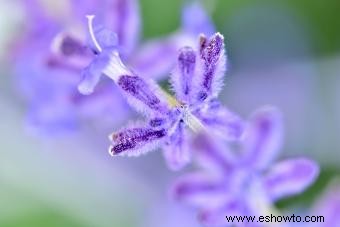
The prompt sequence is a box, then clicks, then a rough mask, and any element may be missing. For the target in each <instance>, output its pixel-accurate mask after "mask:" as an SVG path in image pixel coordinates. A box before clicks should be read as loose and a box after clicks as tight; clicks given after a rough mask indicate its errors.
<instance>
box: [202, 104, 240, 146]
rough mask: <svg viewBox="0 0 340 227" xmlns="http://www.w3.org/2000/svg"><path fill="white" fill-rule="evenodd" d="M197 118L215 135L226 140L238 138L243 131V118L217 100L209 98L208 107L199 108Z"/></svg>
mask: <svg viewBox="0 0 340 227" xmlns="http://www.w3.org/2000/svg"><path fill="white" fill-rule="evenodd" d="M199 118H200V119H201V120H202V123H203V124H204V125H205V126H207V127H208V128H210V129H212V130H211V131H212V132H213V133H215V134H216V135H219V136H221V137H222V138H224V139H227V140H235V139H240V138H241V136H242V135H243V132H244V127H245V124H244V122H243V120H242V119H241V118H240V117H239V116H237V115H236V114H234V113H232V112H231V111H230V110H228V109H227V108H226V107H224V106H222V105H221V104H220V103H219V102H218V101H217V100H215V99H213V100H210V102H209V104H208V108H201V109H200V111H199Z"/></svg>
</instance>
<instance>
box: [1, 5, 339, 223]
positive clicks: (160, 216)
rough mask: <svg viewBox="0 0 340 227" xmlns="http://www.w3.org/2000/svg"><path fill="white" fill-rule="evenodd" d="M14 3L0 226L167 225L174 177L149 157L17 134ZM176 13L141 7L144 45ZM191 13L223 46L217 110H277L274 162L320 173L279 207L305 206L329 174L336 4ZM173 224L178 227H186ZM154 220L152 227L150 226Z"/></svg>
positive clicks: (334, 129) (9, 10)
mask: <svg viewBox="0 0 340 227" xmlns="http://www.w3.org/2000/svg"><path fill="white" fill-rule="evenodd" d="M20 3H22V1H20V0H16V1H15V0H0V5H1V7H0V44H1V45H0V57H1V58H2V61H1V62H0V63H1V68H0V74H1V78H0V83H1V84H0V110H1V121H0V125H1V126H0V142H1V148H0V201H1V202H0V226H1V227H2V226H3V227H28V226H35V227H37V226H53V227H54V226H70V227H73V226H74V227H76V226H79V227H83V226H84V227H85V226H89V227H90V226H96V227H97V226H99V227H100V226H131V227H135V226H145V227H150V226H151V227H153V226H167V225H166V223H165V222H168V223H171V219H172V217H176V215H178V214H176V212H174V209H173V207H174V206H175V205H174V204H173V203H172V202H171V201H168V200H167V197H166V196H167V195H166V190H167V186H168V185H169V182H170V180H171V179H172V178H173V177H174V175H173V174H172V173H169V172H168V171H167V170H166V168H165V166H164V163H163V160H162V157H161V155H160V154H159V152H154V153H152V154H150V155H148V156H146V157H142V158H140V159H138V160H137V159H133V160H126V159H117V160H112V159H109V158H108V157H103V155H100V154H105V155H106V144H105V143H106V140H105V139H106V136H105V135H101V134H99V135H97V136H96V138H94V139H93V141H91V140H89V139H88V137H89V136H91V138H93V134H94V133H93V132H87V133H85V135H82V136H76V137H74V138H69V139H67V140H62V141H60V140H58V141H54V140H49V141H41V140H40V139H38V138H32V137H30V136H28V135H27V134H26V133H25V131H24V130H23V126H22V125H23V120H22V119H23V118H24V114H25V109H24V107H23V104H22V103H20V101H19V99H18V98H17V97H16V96H15V94H14V93H15V92H14V91H13V88H12V87H13V85H12V82H13V79H12V77H11V75H9V73H8V71H7V69H8V68H10V67H11V66H9V65H5V63H6V60H7V59H6V52H5V51H7V50H8V49H7V48H8V46H7V44H8V41H9V40H11V39H13V38H15V34H16V33H15V32H16V28H17V27H18V25H19V24H24V23H25V22H24V18H23V17H22V15H21V10H20V7H19V5H20ZM184 3H185V2H183V1H180V0H168V1H159V0H141V1H140V4H141V13H142V17H143V18H142V19H143V21H142V24H143V29H142V31H143V35H144V39H146V40H147V39H149V38H155V37H158V36H163V35H166V34H168V33H170V32H173V31H175V30H176V29H177V28H178V27H179V26H180V18H181V6H182V5H183V4H184ZM203 4H204V5H205V7H206V8H207V10H208V11H209V12H210V13H211V15H212V17H213V20H214V22H215V24H216V26H217V30H219V31H220V32H221V33H222V34H224V35H225V37H226V47H227V53H228V58H229V61H230V70H229V73H228V75H227V77H226V81H225V82H226V87H225V91H224V93H223V95H222V99H223V100H224V101H225V103H226V104H227V105H228V106H229V107H230V108H231V109H233V110H235V111H236V112H239V113H241V115H243V116H244V117H247V116H249V115H250V113H251V112H252V111H253V110H254V109H255V108H256V107H258V106H261V105H266V104H272V105H276V106H278V107H279V108H280V109H281V110H282V111H283V112H284V114H285V122H286V145H285V147H284V150H283V155H282V156H292V155H307V156H311V157H313V158H315V159H316V160H318V161H319V162H320V163H321V165H322V174H321V177H320V180H319V182H317V184H316V185H315V186H314V187H312V188H311V189H310V190H309V191H308V192H307V193H306V194H305V195H303V196H299V197H297V198H293V199H290V200H287V201H283V202H281V203H280V204H279V206H280V207H285V208H287V207H297V206H303V205H307V206H310V205H311V204H312V203H313V202H314V200H315V198H316V197H317V195H318V194H319V193H320V192H321V191H322V190H323V188H325V187H326V186H327V183H328V182H329V181H330V180H331V179H332V178H333V177H334V176H337V174H338V173H339V167H338V166H339V165H338V163H339V162H340V155H339V152H340V150H339V148H340V146H339V141H338V140H339V135H340V119H339V116H340V102H339V98H340V55H339V53H340V15H339V12H340V1H338V0H325V1H321V0H271V1H270V0H206V1H203ZM102 138H104V142H103V141H102V140H101V139H102ZM98 141H101V144H100V145H97V144H95V142H98ZM85 150H86V152H85ZM103 151H104V152H103ZM84 153H86V155H85V154H84ZM154 163H157V164H154ZM178 209H180V208H177V207H176V209H175V210H178ZM155 210H156V211H157V212H156V214H155V212H154V211H155ZM160 211H164V212H160ZM177 212H178V211H177ZM181 212H182V211H181ZM182 213H185V211H183V212H182ZM188 217H189V219H190V218H195V215H194V214H192V213H190V212H189V215H188ZM184 219H185V218H184V217H183V223H184V224H183V227H184V226H185V227H188V226H195V225H197V226H198V224H197V223H195V221H192V222H193V223H194V224H186V222H185V221H184ZM155 220H159V222H160V224H158V225H157V224H156V225H155V224H151V223H157V221H155ZM190 221H191V220H188V222H190ZM169 226H171V224H169Z"/></svg>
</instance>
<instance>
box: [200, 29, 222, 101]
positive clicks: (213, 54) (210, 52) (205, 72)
mask: <svg viewBox="0 0 340 227" xmlns="http://www.w3.org/2000/svg"><path fill="white" fill-rule="evenodd" d="M225 71H226V56H225V51H224V37H223V36H222V35H221V34H220V33H216V34H214V35H213V36H211V37H210V39H207V38H206V37H205V36H201V39H200V73H199V75H198V76H197V78H196V80H195V82H196V84H197V85H196V86H197V87H198V92H197V99H198V100H199V101H203V100H205V99H206V98H208V97H213V98H214V97H216V96H217V95H218V93H219V92H220V90H221V88H222V86H223V77H224V74H225Z"/></svg>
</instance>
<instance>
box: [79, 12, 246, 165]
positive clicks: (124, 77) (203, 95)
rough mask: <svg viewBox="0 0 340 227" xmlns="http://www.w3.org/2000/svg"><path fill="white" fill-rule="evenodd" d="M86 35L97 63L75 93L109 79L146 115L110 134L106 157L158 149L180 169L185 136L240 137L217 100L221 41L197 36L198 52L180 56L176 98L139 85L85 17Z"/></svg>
mask: <svg viewBox="0 0 340 227" xmlns="http://www.w3.org/2000/svg"><path fill="white" fill-rule="evenodd" d="M88 19H89V30H90V33H91V36H92V37H93V43H94V44H95V46H96V49H97V51H98V53H99V54H98V56H97V57H96V59H95V60H94V61H93V62H92V63H91V64H90V65H89V66H88V67H87V68H86V69H85V70H84V72H83V75H84V76H83V78H84V79H83V81H82V82H81V83H80V84H79V87H78V88H79V90H80V91H81V93H83V94H88V93H91V92H92V91H93V88H94V87H95V86H96V84H97V83H98V81H99V78H100V76H101V75H103V74H104V75H106V76H108V77H109V78H110V79H112V80H113V81H114V82H115V84H116V85H117V86H118V87H119V89H120V91H121V93H122V94H124V96H126V98H127V100H128V102H129V103H130V104H131V106H132V107H134V108H135V109H136V110H138V111H140V112H142V113H143V114H144V115H146V118H147V122H146V123H144V124H140V126H137V125H136V126H131V127H127V128H124V129H121V130H119V131H117V132H114V133H113V134H112V135H111V136H110V140H111V143H112V144H111V147H110V150H109V152H110V154H111V155H127V156H131V155H133V156H136V155H140V154H142V153H144V152H147V151H149V150H151V149H152V148H154V147H155V146H157V145H158V146H159V145H162V147H163V148H164V154H165V157H166V160H167V161H168V164H169V166H170V167H171V168H173V169H179V168H181V167H182V166H184V165H185V164H186V163H188V162H189V161H190V157H191V154H190V150H189V148H188V144H189V142H188V141H189V140H190V134H189V133H188V130H186V128H190V129H191V130H192V131H193V132H199V131H202V130H207V129H211V130H212V132H215V133H216V134H220V135H221V136H223V137H225V138H227V139H234V138H238V137H240V135H241V134H242V129H243V124H242V121H241V120H240V118H239V117H237V116H236V115H234V114H232V113H231V112H230V111H229V110H227V109H226V108H225V107H223V106H222V105H221V104H220V103H219V102H218V100H217V95H218V93H219V91H220V89H221V87H222V79H223V76H224V73H225V69H226V57H225V53H224V40H223V36H222V35H221V34H219V33H216V34H214V35H212V36H211V37H210V38H206V37H205V36H201V37H200V39H199V41H200V42H199V45H198V47H197V48H195V49H194V48H192V47H184V48H181V49H180V50H179V54H178V58H177V65H176V68H175V70H174V72H173V73H172V75H171V84H172V88H173V91H174V93H175V98H174V97H172V96H170V95H168V94H166V93H165V92H164V91H163V90H162V89H160V87H158V86H157V85H156V84H155V82H153V81H152V80H150V79H143V78H142V77H140V76H138V75H137V74H136V73H135V72H133V71H132V70H130V69H129V68H127V67H126V66H125V65H124V64H123V63H122V61H121V59H120V57H119V53H118V51H117V50H116V49H115V48H114V47H113V46H114V45H112V43H111V42H107V41H109V40H110V39H109V38H108V37H113V36H114V34H113V33H107V34H106V36H105V37H104V36H99V35H97V34H96V32H93V29H92V20H93V16H88Z"/></svg>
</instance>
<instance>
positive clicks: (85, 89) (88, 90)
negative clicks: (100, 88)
mask: <svg viewBox="0 0 340 227" xmlns="http://www.w3.org/2000/svg"><path fill="white" fill-rule="evenodd" d="M78 91H79V92H80V94H83V95H90V94H92V93H93V89H91V88H89V87H88V86H87V85H86V84H85V83H83V82H82V83H80V84H79V85H78Z"/></svg>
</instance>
